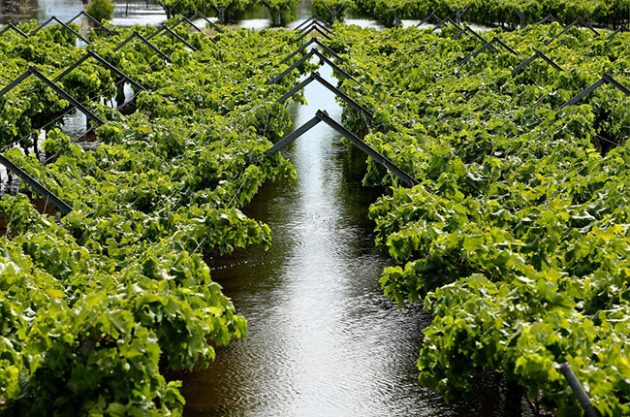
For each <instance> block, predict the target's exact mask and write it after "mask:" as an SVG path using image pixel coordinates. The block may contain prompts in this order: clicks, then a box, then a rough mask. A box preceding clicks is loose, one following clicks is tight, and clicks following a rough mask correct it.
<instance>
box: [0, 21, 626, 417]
mask: <svg viewBox="0 0 630 417" xmlns="http://www.w3.org/2000/svg"><path fill="white" fill-rule="evenodd" d="M73 20H74V19H73ZM187 20H188V19H187ZM50 21H52V19H49V21H47V22H46V23H45V24H43V25H41V26H40V27H39V28H38V29H36V30H35V31H33V32H32V33H31V34H30V35H29V34H26V33H24V32H23V31H21V30H20V29H19V28H17V27H16V26H14V25H12V24H10V25H8V26H7V27H6V28H5V29H3V31H2V32H0V35H2V34H4V33H6V32H7V31H8V30H14V31H16V32H17V33H18V34H20V35H21V36H23V37H25V38H28V37H30V36H31V35H33V34H35V33H36V32H37V31H39V30H41V29H42V28H43V27H44V26H45V25H46V24H47V23H49V22H50ZM56 21H58V22H60V21H59V20H58V19H56ZM312 22H314V23H313V24H312V25H311V26H306V29H304V28H303V29H300V30H298V33H301V34H302V35H301V36H300V37H299V39H298V40H301V39H303V38H304V37H305V36H307V35H308V34H310V33H312V32H314V31H317V32H318V33H319V34H321V35H322V36H324V37H325V38H327V39H331V38H330V36H329V35H327V34H326V33H329V34H333V32H332V31H330V30H329V29H328V28H326V27H325V26H321V27H323V28H324V29H320V25H319V24H318V23H317V21H316V20H315V19H314V18H312ZM60 23H61V25H62V26H63V27H66V28H69V26H67V25H66V24H64V23H63V22H60ZM181 23H190V25H191V26H192V27H194V28H196V26H195V25H194V24H193V23H192V21H188V22H186V21H184V20H183V19H182V20H180V22H178V23H177V24H176V26H177V25H179V24H181ZM574 23H575V22H574ZM578 23H579V22H578ZM444 24H453V25H455V26H456V27H458V28H460V34H461V33H468V34H469V35H470V36H474V37H476V38H477V39H480V40H481V41H482V44H483V45H482V47H481V48H479V49H477V50H475V51H474V52H473V53H472V54H471V55H469V57H468V58H467V59H466V61H468V60H469V59H471V58H473V57H475V56H477V55H479V53H481V52H482V51H483V50H485V49H489V50H491V51H494V52H496V51H497V50H498V49H497V48H496V46H500V47H502V48H504V49H506V50H507V51H509V52H510V53H512V54H514V55H518V54H517V53H516V52H515V51H514V50H513V49H512V48H510V47H509V46H507V45H506V44H505V43H504V42H503V41H501V40H500V39H498V38H497V37H495V38H493V39H492V40H491V41H487V40H486V39H484V38H483V37H482V36H481V35H479V34H478V33H476V32H475V31H474V30H473V29H471V28H470V27H469V26H466V27H464V28H461V27H460V26H459V25H457V23H455V22H454V21H452V20H451V19H450V18H449V19H444V20H441V21H440V23H439V25H440V26H441V25H444ZM571 25H573V24H571ZM571 25H568V26H567V28H565V30H563V31H562V32H561V33H560V34H558V35H556V36H555V37H553V38H552V39H551V41H548V42H547V43H545V45H549V44H550V43H551V42H552V41H553V40H554V39H557V37H558V36H559V35H561V34H562V33H566V32H567V31H568V30H569V29H570V27H569V26H571ZM573 26H575V25H573ZM174 27H175V26H173V27H170V28H168V27H162V28H159V29H158V30H157V31H156V32H155V33H153V34H152V35H149V36H148V37H146V38H145V37H143V36H142V35H141V34H139V33H138V32H134V33H133V34H132V35H131V36H129V37H128V38H127V39H125V40H124V41H122V42H121V43H120V44H119V45H117V46H116V47H115V48H114V51H118V50H120V49H121V48H122V47H124V46H125V45H127V44H128V43H129V42H131V41H132V40H134V39H135V38H138V39H140V40H141V41H142V42H143V43H145V44H146V45H147V46H149V47H150V49H151V50H153V51H154V52H155V53H157V54H158V55H160V56H161V57H162V58H164V59H165V60H166V61H170V58H169V57H168V56H167V55H166V54H165V53H164V52H162V51H161V50H160V49H158V48H157V47H156V46H155V45H153V44H152V43H151V42H150V39H152V38H153V37H155V36H158V35H159V34H160V33H169V34H171V35H173V34H175V35H176V36H174V38H176V39H178V40H179V41H180V42H181V43H182V44H183V45H184V46H187V47H190V46H191V45H190V44H189V43H188V42H187V41H186V40H184V39H183V38H182V37H181V36H179V35H177V34H176V33H175V32H174V31H173V29H174ZM69 29H70V30H72V29H71V28H69ZM196 29H198V28H196ZM72 31H73V30H72ZM593 31H594V32H595V33H596V34H597V35H599V32H597V31H596V30H594V29H593ZM622 31H623V30H621V29H618V30H617V31H616V32H615V33H613V35H611V36H609V37H608V38H607V39H611V38H612V37H613V36H614V34H616V33H621V32H622ZM73 32H74V31H73ZM74 33H76V32H74ZM309 46H315V47H317V48H320V49H322V50H323V51H324V52H326V53H328V54H330V55H331V56H332V57H333V59H337V60H340V61H343V62H345V63H346V64H347V63H348V61H347V60H346V59H344V58H342V57H340V56H339V55H338V54H336V53H335V52H334V51H333V50H332V49H330V48H329V47H327V46H326V45H324V44H323V43H322V42H320V41H319V39H316V38H313V39H311V40H310V41H308V42H307V43H305V44H304V45H302V46H301V47H300V48H298V49H297V50H296V51H294V52H292V53H291V54H290V55H289V56H288V57H287V58H285V59H284V60H283V61H282V63H285V62H287V61H288V60H290V59H291V58H293V57H295V56H296V55H297V54H299V53H302V52H304V51H305V50H306V49H307V48H308V47H309ZM191 49H193V50H194V48H191ZM535 51H536V53H535V54H534V56H533V57H530V58H528V59H527V60H525V61H524V62H523V63H521V64H519V65H518V66H517V67H516V68H515V69H514V70H513V72H512V75H513V76H515V75H517V74H518V73H520V72H522V71H523V70H524V69H525V68H526V67H527V66H528V65H529V64H530V63H531V62H532V61H534V60H535V59H538V58H540V59H542V60H543V61H545V62H547V63H548V64H549V65H550V66H552V67H553V68H554V69H556V70H558V71H563V69H562V68H561V67H560V66H559V65H558V64H556V63H555V62H554V61H552V60H551V59H549V58H548V57H547V56H546V55H544V54H543V53H542V52H540V51H539V50H537V49H535ZM313 56H317V57H319V58H320V59H321V60H322V62H324V63H326V64H328V65H330V66H331V67H332V68H333V70H334V71H336V72H337V73H339V74H342V75H344V76H345V77H346V78H348V79H351V80H353V81H355V82H357V83H359V82H358V81H357V80H356V79H354V78H353V77H352V76H351V75H350V74H349V73H348V72H347V71H345V70H344V69H343V68H341V67H339V66H338V65H337V64H335V63H334V62H333V61H332V60H330V59H328V58H327V57H326V56H325V55H324V54H323V53H322V52H320V50H319V49H312V50H310V51H309V52H308V53H306V54H305V55H304V56H303V57H302V58H301V59H300V60H298V61H297V62H296V63H295V64H293V65H292V66H291V67H290V68H289V69H287V70H285V71H284V72H283V73H281V74H280V75H279V76H277V77H275V78H274V79H272V80H271V81H270V82H269V84H275V83H278V82H279V81H281V80H282V79H283V78H284V77H285V76H286V75H287V74H288V73H290V72H291V71H293V70H295V69H296V68H298V67H300V66H301V65H302V64H304V63H305V62H306V61H308V60H309V59H310V58H312V57H313ZM90 58H93V59H95V60H96V61H97V62H99V63H100V64H101V65H103V66H104V67H106V68H107V69H109V70H110V71H112V72H114V73H116V74H117V75H118V76H119V77H120V78H122V79H124V80H126V81H128V82H129V83H130V84H133V85H134V87H136V88H137V89H138V90H145V89H144V88H143V87H142V86H141V85H140V84H139V83H137V82H136V81H134V80H133V79H131V78H130V77H128V76H127V75H125V74H124V73H123V72H122V71H120V70H119V69H118V68H116V67H115V66H113V65H112V64H110V63H109V62H107V61H106V60H104V59H103V58H102V57H100V56H99V55H98V54H96V53H95V52H93V51H88V52H87V53H86V54H85V55H84V56H83V57H81V58H80V59H79V60H78V61H77V62H75V63H74V64H72V65H71V66H70V67H68V68H67V69H65V70H64V71H63V72H62V73H61V74H60V75H59V76H57V77H56V78H55V79H53V80H51V79H49V78H47V77H46V76H45V75H43V74H42V73H41V72H40V71H39V70H38V69H37V68H36V67H34V66H30V67H28V68H27V70H26V71H25V72H24V73H23V74H22V75H20V76H19V77H18V78H16V79H15V80H13V81H12V82H11V83H10V84H9V85H8V86H7V87H5V88H3V89H2V90H0V97H2V96H4V95H5V94H6V93H7V92H9V91H10V90H12V89H13V88H15V87H16V86H17V85H19V84H20V83H21V82H23V81H24V80H26V79H27V78H29V77H30V76H34V77H36V78H38V79H39V80H40V81H42V82H43V83H44V84H45V85H46V86H48V87H50V88H52V89H53V90H54V91H55V92H56V93H57V94H58V95H59V96H61V97H62V98H63V99H65V100H67V101H69V102H70V103H71V104H72V106H73V107H76V108H77V109H79V110H80V111H81V112H82V113H84V114H85V115H86V117H88V118H90V119H91V120H92V121H93V122H95V123H98V124H103V123H104V121H103V120H101V119H100V118H99V117H98V116H96V115H95V114H93V113H92V112H91V111H90V110H89V109H87V107H85V106H84V105H83V104H82V103H81V102H79V101H78V100H76V99H75V98H74V97H72V96H71V95H70V94H68V93H67V92H66V91H65V90H63V89H62V88H61V87H60V86H58V85H57V84H56V83H57V82H58V81H60V80H62V79H63V78H64V77H65V76H66V75H67V74H69V73H70V72H71V71H72V70H74V69H75V68H77V67H78V66H79V65H81V64H82V63H83V62H85V61H86V60H88V59H90ZM313 81H317V82H319V83H320V84H321V85H322V86H323V87H325V88H327V89H328V90H330V91H331V92H333V93H334V94H335V95H337V96H338V97H340V98H341V99H342V100H343V101H344V102H346V103H347V104H348V105H349V106H350V107H352V108H353V109H354V110H356V111H358V112H360V113H362V114H363V115H364V116H366V117H367V118H369V119H372V118H373V115H372V113H371V112H370V111H369V110H367V109H366V108H364V107H363V106H362V105H360V104H359V103H358V102H357V101H355V100H354V99H352V98H351V97H350V96H348V95H347V94H345V93H343V92H342V91H341V90H339V89H338V88H337V87H335V86H333V85H332V84H330V83H329V82H328V81H326V80H325V79H323V78H322V77H321V76H320V75H319V74H318V73H317V72H314V73H311V74H310V75H309V76H308V77H307V78H306V79H304V80H303V81H302V82H301V83H299V84H298V85H296V86H295V87H293V88H292V89H291V90H290V91H289V92H287V93H286V94H284V95H283V96H282V97H281V98H280V99H278V103H286V101H288V100H289V98H291V97H292V96H293V95H295V94H297V93H298V92H299V91H301V90H302V89H303V88H305V87H306V86H307V85H308V84H310V83H312V82H313ZM605 84H608V85H611V86H613V87H615V88H616V89H618V90H620V91H621V92H622V93H624V94H625V95H630V90H629V89H628V88H626V87H625V86H624V85H622V84H621V83H619V82H618V81H617V80H615V79H614V78H613V76H612V75H611V74H607V73H606V74H604V75H603V76H602V78H601V79H600V80H598V81H597V82H596V83H594V84H593V85H591V86H589V87H587V88H586V89H584V90H582V91H581V92H579V93H578V94H576V95H575V96H574V97H573V98H571V99H570V100H568V101H567V102H565V103H564V104H562V105H561V106H560V108H561V109H562V108H564V107H567V106H570V105H573V104H576V103H577V102H578V101H579V100H581V99H582V98H584V97H586V96H588V95H589V94H591V93H593V92H594V91H596V90H597V89H598V88H600V87H601V86H603V85H605ZM321 122H324V123H325V124H327V125H328V126H330V127H331V128H333V129H334V130H335V131H337V132H338V133H339V134H341V135H342V136H344V137H345V138H347V139H348V140H349V141H350V142H351V143H352V144H353V145H354V146H356V147H358V148H359V149H360V150H361V151H363V152H364V153H365V154H367V155H368V156H370V157H372V158H373V159H374V160H375V161H377V162H378V163H380V164H381V165H383V166H384V167H385V168H387V169H388V170H389V171H390V172H392V173H393V174H394V175H395V176H396V177H398V178H399V179H400V180H401V181H402V182H403V183H404V184H405V185H407V186H413V185H415V184H417V183H418V182H417V181H416V179H415V178H413V177H412V176H411V175H410V174H408V173H407V172H405V171H404V170H402V169H400V168H399V167H398V166H396V165H395V164H394V163H393V162H392V161H391V160H389V159H388V158H387V157H385V156H384V155H382V154H381V153H379V152H377V151H376V150H374V149H373V148H372V147H370V146H369V145H368V144H367V143H366V142H365V141H363V140H362V139H360V138H359V137H358V136H357V135H355V134H354V133H352V132H351V131H349V130H348V129H347V128H346V127H344V126H343V125H342V124H340V123H339V122H337V121H335V120H334V119H332V118H331V117H330V116H329V115H328V113H326V111H324V110H318V111H317V112H316V114H315V116H314V117H313V118H312V119H310V120H309V121H307V122H306V123H305V124H304V125H302V126H300V127H299V128H297V129H296V130H295V131H293V132H292V133H290V134H289V135H287V136H285V137H284V138H283V139H281V140H280V141H278V142H276V143H275V144H274V145H273V146H271V148H269V149H268V150H267V151H266V153H267V154H268V155H272V154H274V153H276V152H279V151H280V150H282V149H283V148H285V147H286V146H287V145H288V144H290V143H291V142H293V141H295V140H297V139H298V138H299V137H300V136H302V135H304V134H305V133H306V132H308V131H309V130H310V129H312V128H313V127H315V126H316V125H318V124H319V123H321ZM0 164H2V165H4V166H5V167H7V169H9V170H10V171H11V172H13V173H14V174H15V175H17V176H18V177H19V178H20V179H22V180H23V181H24V182H26V183H27V184H28V185H29V186H30V187H32V188H33V189H34V190H36V191H37V192H39V193H41V194H42V195H44V196H45V197H46V198H47V199H49V200H50V201H52V202H53V204H55V206H56V207H57V208H59V210H60V211H61V212H62V213H63V214H67V213H69V212H70V211H71V210H72V207H71V206H70V205H69V204H67V203H66V202H64V201H63V200H61V199H60V198H58V197H57V196H56V195H55V194H54V193H53V192H51V191H50V190H49V189H47V188H46V187H45V186H44V185H42V184H41V183H40V182H38V181H37V180H36V179H34V178H33V177H32V176H30V175H29V174H28V173H26V172H25V171H24V170H23V169H22V168H20V167H18V166H17V165H16V164H14V163H13V162H12V161H10V160H9V159H7V158H6V157H5V156H4V155H2V154H0ZM562 371H563V372H562V373H563V375H564V376H565V378H566V379H567V381H568V382H569V384H570V385H571V387H572V389H573V390H574V391H575V392H576V395H577V396H578V397H579V398H580V402H581V404H582V406H583V407H584V408H585V410H586V412H587V414H589V413H590V412H591V411H590V409H589V406H590V408H592V405H590V401H589V400H588V396H587V395H586V393H585V391H584V390H583V388H581V386H579V382H577V378H575V375H574V374H573V373H572V372H571V370H570V368H568V365H567V366H564V365H563V369H562ZM576 382H577V384H576Z"/></svg>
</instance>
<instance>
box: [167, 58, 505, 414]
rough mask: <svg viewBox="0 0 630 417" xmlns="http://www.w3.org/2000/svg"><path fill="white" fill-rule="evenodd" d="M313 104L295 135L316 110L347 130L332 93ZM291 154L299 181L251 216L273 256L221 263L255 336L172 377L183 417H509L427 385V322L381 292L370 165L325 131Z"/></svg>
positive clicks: (271, 195) (219, 276) (257, 203)
mask: <svg viewBox="0 0 630 417" xmlns="http://www.w3.org/2000/svg"><path fill="white" fill-rule="evenodd" d="M321 73H322V75H323V76H325V77H326V78H328V79H329V80H331V81H333V82H334V80H332V77H331V72H330V70H329V69H325V68H323V69H322V71H321ZM305 94H306V97H307V99H308V101H309V104H308V105H307V106H302V107H299V108H294V109H293V110H294V111H295V112H296V114H295V123H296V126H299V125H301V124H303V123H304V122H306V121H307V120H309V119H310V118H311V117H313V115H314V114H315V112H316V110H318V109H325V110H327V111H328V112H329V114H330V115H331V116H332V117H333V118H335V119H336V120H339V119H340V116H341V109H340V108H339V106H338V105H337V104H336V102H335V100H334V96H333V95H332V94H331V93H329V92H328V91H323V90H322V89H320V88H318V87H317V86H316V85H313V84H311V85H310V86H308V87H307V89H306V90H305ZM286 155H287V157H288V158H290V160H291V161H292V162H293V163H294V164H295V166H296V169H297V172H298V179H297V181H296V182H294V183H284V182H282V183H276V184H271V185H268V186H266V187H265V188H264V189H263V190H262V192H261V193H260V194H259V195H258V196H257V197H256V198H255V200H254V202H253V203H252V204H251V206H250V207H248V209H247V210H246V212H247V214H248V215H249V216H251V217H254V218H257V219H260V220H263V221H265V222H266V223H268V224H269V225H270V226H271V229H272V234H273V242H274V243H273V247H272V249H271V250H270V251H269V252H262V251H260V250H255V249H254V250H248V251H246V252H243V253H240V254H237V255H235V256H233V257H230V258H229V259H215V260H211V263H212V264H213V273H214V278H215V279H216V280H218V281H219V282H221V283H222V285H223V286H224V288H225V292H226V293H227V294H228V295H229V296H230V297H232V299H233V301H234V303H235V305H236V306H237V308H238V309H239V312H240V313H241V314H244V315H245V316H246V317H247V318H248V319H249V329H250V334H249V335H248V337H247V338H246V339H245V340H244V341H242V342H238V343H234V344H232V345H230V346H228V347H226V348H221V349H219V351H218V355H217V360H216V362H215V363H214V364H213V365H212V366H211V368H210V369H207V370H200V371H196V372H193V373H188V374H179V375H173V378H182V379H183V380H184V388H183V391H184V395H185V397H186V400H187V407H186V413H185V415H186V416H188V417H196V416H199V417H201V416H204V417H211V416H222V417H231V416H234V417H236V416H239V417H245V416H246V417H254V416H261V417H262V416H296V417H298V416H299V417H308V416H344V417H345V416H350V417H351V416H357V417H358V416H361V417H366V416H412V415H413V416H471V415H472V416H493V415H496V416H505V413H503V410H501V409H500V407H497V406H496V404H498V402H497V401H496V394H497V392H496V390H493V396H492V397H490V398H491V399H492V401H491V403H490V404H489V405H488V404H481V405H480V403H479V402H475V405H474V406H468V405H467V406H466V407H461V406H460V407H459V408H453V407H447V406H445V405H444V404H443V403H442V401H441V399H440V398H439V397H438V396H437V395H436V394H434V393H432V392H430V391H428V390H425V389H423V388H421V387H420V386H419V384H418V382H417V380H416V376H417V370H416V369H415V358H416V356H417V349H418V345H419V344H420V340H419V339H420V338H419V334H420V329H421V328H422V327H424V326H426V325H427V324H428V322H429V317H428V316H427V315H426V314H425V313H423V312H421V311H419V310H407V311H401V310H399V309H397V308H396V307H395V306H394V305H392V303H390V302H389V301H388V300H386V298H385V297H384V295H383V293H382V290H381V289H380V288H379V286H378V277H379V275H380V273H381V271H382V268H383V267H384V266H385V265H386V264H387V263H388V260H387V259H386V258H384V257H382V256H381V255H379V254H378V253H377V252H376V251H375V250H374V248H373V236H372V235H371V230H372V228H373V225H372V224H370V222H369V221H368V220H367V207H368V206H369V204H370V203H371V202H372V201H373V200H374V199H375V197H376V196H377V195H378V194H380V193H381V192H383V190H377V191H375V190H372V191H371V190H369V189H366V188H362V187H361V185H360V179H361V172H363V169H364V167H363V166H362V165H363V161H364V160H365V158H364V157H363V156H362V155H357V154H356V152H349V151H348V148H347V145H345V144H342V143H340V141H339V138H338V136H337V134H336V133H334V131H332V130H331V129H330V128H328V127H327V126H325V125H324V124H320V125H318V126H317V127H316V128H314V129H312V130H311V131H310V132H309V133H307V134H305V135H304V136H302V137H301V138H300V139H298V140H297V141H296V142H295V143H294V144H293V145H292V147H291V148H290V149H289V150H288V151H286ZM490 386H492V387H496V384H494V385H492V384H490ZM475 407H476V408H477V409H478V410H479V412H478V413H476V412H474V413H472V414H471V410H475ZM460 409H461V410H463V411H460Z"/></svg>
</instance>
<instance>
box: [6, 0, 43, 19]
mask: <svg viewBox="0 0 630 417" xmlns="http://www.w3.org/2000/svg"><path fill="white" fill-rule="evenodd" d="M35 17H37V0H0V23H9V22H14V21H17V20H24V19H29V18H35Z"/></svg>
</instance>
